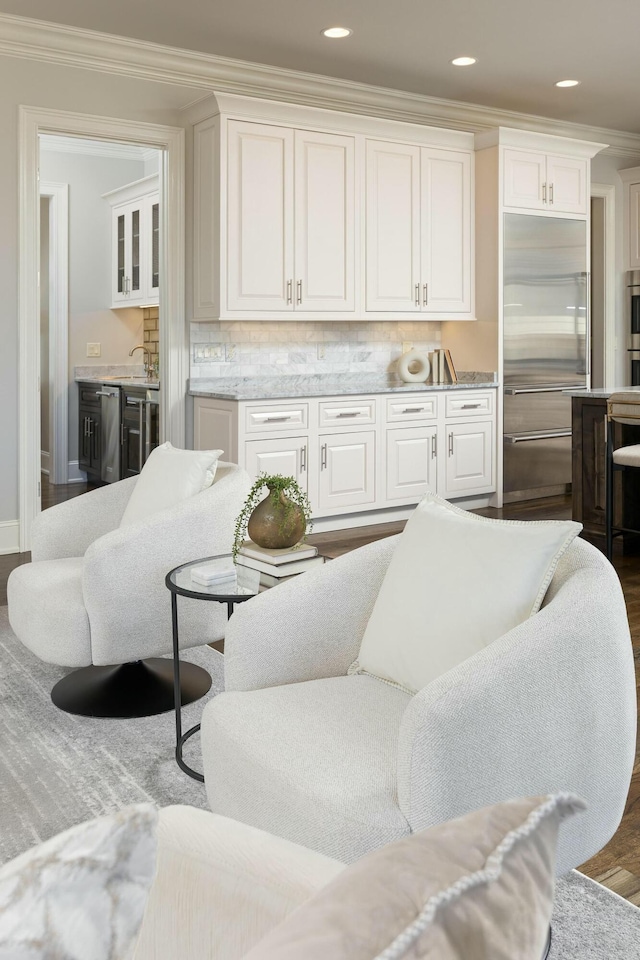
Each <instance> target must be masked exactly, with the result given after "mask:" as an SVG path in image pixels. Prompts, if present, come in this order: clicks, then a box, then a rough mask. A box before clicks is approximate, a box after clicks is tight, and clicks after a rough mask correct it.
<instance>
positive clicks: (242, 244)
mask: <svg viewBox="0 0 640 960" xmlns="http://www.w3.org/2000/svg"><path fill="white" fill-rule="evenodd" d="M354 154H355V151H354V140H353V137H342V136H334V135H331V134H325V133H312V132H307V131H303V130H292V129H288V128H286V127H277V126H271V125H267V124H259V123H253V122H245V121H235V120H232V121H229V125H228V198H227V224H226V241H227V242H226V255H227V256H226V259H227V277H228V286H227V310H228V311H229V312H235V311H243V312H246V311H250V312H252V313H262V312H265V311H278V312H283V311H285V312H291V311H294V310H298V311H311V312H316V311H323V312H324V311H338V312H341V311H347V310H353V309H354V306H355V300H354V290H355V257H354V229H355V209H354V197H355V191H354Z"/></svg>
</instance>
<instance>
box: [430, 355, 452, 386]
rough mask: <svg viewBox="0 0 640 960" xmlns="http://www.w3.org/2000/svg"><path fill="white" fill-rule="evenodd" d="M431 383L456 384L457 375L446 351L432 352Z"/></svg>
mask: <svg viewBox="0 0 640 960" xmlns="http://www.w3.org/2000/svg"><path fill="white" fill-rule="evenodd" d="M431 380H432V382H433V383H457V382H458V375H457V373H456V368H455V367H454V365H453V360H452V359H451V354H450V352H449V351H448V350H434V351H433V354H432V358H431Z"/></svg>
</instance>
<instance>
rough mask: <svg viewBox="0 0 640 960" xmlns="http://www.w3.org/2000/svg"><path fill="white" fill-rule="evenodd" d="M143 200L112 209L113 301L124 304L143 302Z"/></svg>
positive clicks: (118, 304) (116, 303) (119, 304)
mask: <svg viewBox="0 0 640 960" xmlns="http://www.w3.org/2000/svg"><path fill="white" fill-rule="evenodd" d="M143 222H144V204H143V201H142V200H138V201H135V202H131V203H124V204H121V205H120V206H117V207H114V208H113V226H112V244H113V286H112V296H113V304H114V305H117V306H125V305H128V304H131V305H132V306H135V305H136V304H137V303H143V302H144V296H143V293H144V291H143V279H144V277H143V229H144V228H143Z"/></svg>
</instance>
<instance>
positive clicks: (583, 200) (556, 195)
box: [547, 156, 588, 213]
mask: <svg viewBox="0 0 640 960" xmlns="http://www.w3.org/2000/svg"><path fill="white" fill-rule="evenodd" d="M587 179H588V177H587V161H586V160H576V159H574V158H573V157H553V156H548V157H547V201H548V203H547V205H548V207H549V209H550V210H557V211H558V213H586V212H587V200H588V198H587Z"/></svg>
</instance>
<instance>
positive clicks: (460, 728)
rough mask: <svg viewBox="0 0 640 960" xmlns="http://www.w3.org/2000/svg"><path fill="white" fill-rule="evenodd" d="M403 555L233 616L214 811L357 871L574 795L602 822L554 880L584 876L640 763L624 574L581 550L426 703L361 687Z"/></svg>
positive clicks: (220, 701)
mask: <svg viewBox="0 0 640 960" xmlns="http://www.w3.org/2000/svg"><path fill="white" fill-rule="evenodd" d="M396 542H397V538H395V537H394V538H391V539H388V540H382V541H378V542H377V543H373V544H370V545H368V546H366V547H362V548H361V549H359V550H355V551H353V553H350V554H348V555H346V556H344V557H341V558H339V559H337V560H333V561H331V563H328V564H326V565H325V566H324V567H322V568H320V569H318V570H317V571H314V570H311V571H309V572H308V573H305V574H303V575H302V576H300V577H297V578H295V579H293V580H290V581H288V582H287V583H284V584H282V585H281V586H278V587H275V588H274V589H272V590H270V591H268V592H265V593H263V594H261V595H260V596H258V597H256V598H255V599H254V600H252V601H251V602H250V603H247V604H243V605H241V606H240V607H239V608H238V609H237V610H236V612H235V613H234V615H233V617H232V618H231V621H230V623H229V628H228V630H227V634H226V637H225V692H224V693H222V694H220V695H219V696H217V697H214V698H213V700H211V701H210V702H209V703H208V704H207V706H206V707H205V710H204V714H203V720H202V752H203V757H204V773H205V785H206V788H207V794H208V798H209V804H210V806H211V809H212V810H213V811H214V813H220V814H223V815H225V816H229V817H232V818H235V819H237V820H242V821H244V822H245V823H248V824H251V825H252V826H255V827H260V828H261V829H264V830H267V831H269V832H271V833H275V834H278V835H279V836H282V837H285V838H287V839H289V840H293V841H294V842H296V843H301V844H303V845H305V846H307V847H311V848H312V849H314V850H318V851H319V852H321V853H324V854H325V855H326V856H330V857H333V858H335V859H337V860H342V861H346V862H348V861H352V860H356V859H358V858H359V857H361V856H363V855H364V854H365V853H367V852H368V851H369V850H372V849H373V848H375V847H378V846H382V845H383V844H385V843H388V842H390V841H392V840H395V839H397V838H399V837H401V836H404V835H406V834H409V833H412V832H414V831H417V830H422V829H425V828H427V827H429V826H432V825H433V824H436V823H441V822H443V821H445V820H450V819H452V818H454V817H458V816H461V815H462V814H464V813H466V812H468V811H470V810H473V809H476V808H479V807H483V806H486V805H488V804H492V803H495V802H500V801H503V800H505V799H508V798H511V797H517V796H530V795H538V794H546V793H550V792H554V791H557V790H566V791H569V792H575V793H577V794H578V795H580V796H582V797H584V798H585V800H586V801H587V804H588V809H587V812H586V814H585V815H584V816H581V817H580V818H579V819H576V821H575V823H574V822H571V823H569V824H567V829H566V831H565V832H564V834H563V836H562V837H561V841H560V846H559V849H558V869H559V871H560V872H564V871H566V870H568V869H570V868H572V867H575V866H577V865H579V864H581V863H584V862H585V861H586V860H587V859H589V857H591V856H592V855H593V854H595V853H596V852H597V851H598V850H600V848H601V847H602V846H603V845H604V844H605V843H606V842H607V841H608V840H609V838H610V837H611V836H612V835H613V833H614V832H615V830H616V828H617V826H618V824H619V822H620V818H621V816H622V813H623V809H624V805H625V799H626V796H627V792H628V788H629V782H630V777H631V771H632V768H633V762H634V754H635V731H636V687H635V674H634V665H633V654H632V648H631V642H630V636H629V626H628V622H627V615H626V608H625V603H624V599H623V596H622V590H621V587H620V583H619V580H618V578H617V576H616V574H615V571H614V570H613V568H612V567H611V565H610V564H609V563H608V562H607V560H606V559H605V557H604V556H603V555H602V554H601V553H600V552H599V551H598V550H596V549H595V547H592V546H591V545H590V544H588V543H586V542H585V541H583V540H575V541H574V543H573V544H572V545H571V546H570V547H569V549H568V550H567V551H566V553H565V554H564V556H563V557H562V558H561V560H560V562H559V564H558V567H557V570H556V573H555V576H554V577H553V580H552V582H551V585H550V587H549V589H548V591H547V595H546V599H545V603H544V606H543V607H542V609H541V610H540V612H539V613H537V614H535V615H534V616H533V617H531V618H530V619H528V620H526V621H525V622H524V623H522V624H520V625H519V626H518V627H516V628H515V629H513V630H511V631H510V632H509V633H507V634H505V635H504V636H502V637H501V638H499V639H498V640H496V641H494V642H493V643H491V644H489V646H487V647H485V648H484V649H483V650H481V651H480V652H479V653H476V654H475V655H474V656H472V657H470V658H469V659H468V660H465V661H464V662H463V663H461V664H459V665H458V666H457V667H454V668H453V669H451V670H449V671H448V672H447V673H445V674H443V675H442V676H439V677H438V678H437V679H435V680H433V681H432V682H431V683H429V684H428V685H427V686H426V687H424V688H423V689H421V690H419V691H418V693H417V694H415V695H413V696H412V695H410V694H409V693H407V692H405V691H403V690H402V689H399V688H396V687H395V686H393V685H391V684H388V683H385V682H383V681H382V680H378V679H376V678H374V677H371V676H366V675H352V676H349V675H347V671H348V669H349V666H350V664H351V663H352V662H353V661H354V660H355V659H356V657H357V655H358V651H359V648H360V642H361V639H362V636H363V633H364V630H365V627H366V624H367V621H368V619H369V616H370V614H371V611H372V609H373V605H374V602H375V600H376V596H377V594H378V592H379V589H380V585H381V583H382V580H383V577H384V574H385V571H386V569H387V567H388V565H389V562H390V560H391V556H392V554H393V551H394V549H395V545H396ZM427 588H428V585H425V589H427ZM460 602H461V603H464V602H465V587H464V583H461V584H460ZM390 642H393V638H392V637H390Z"/></svg>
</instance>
